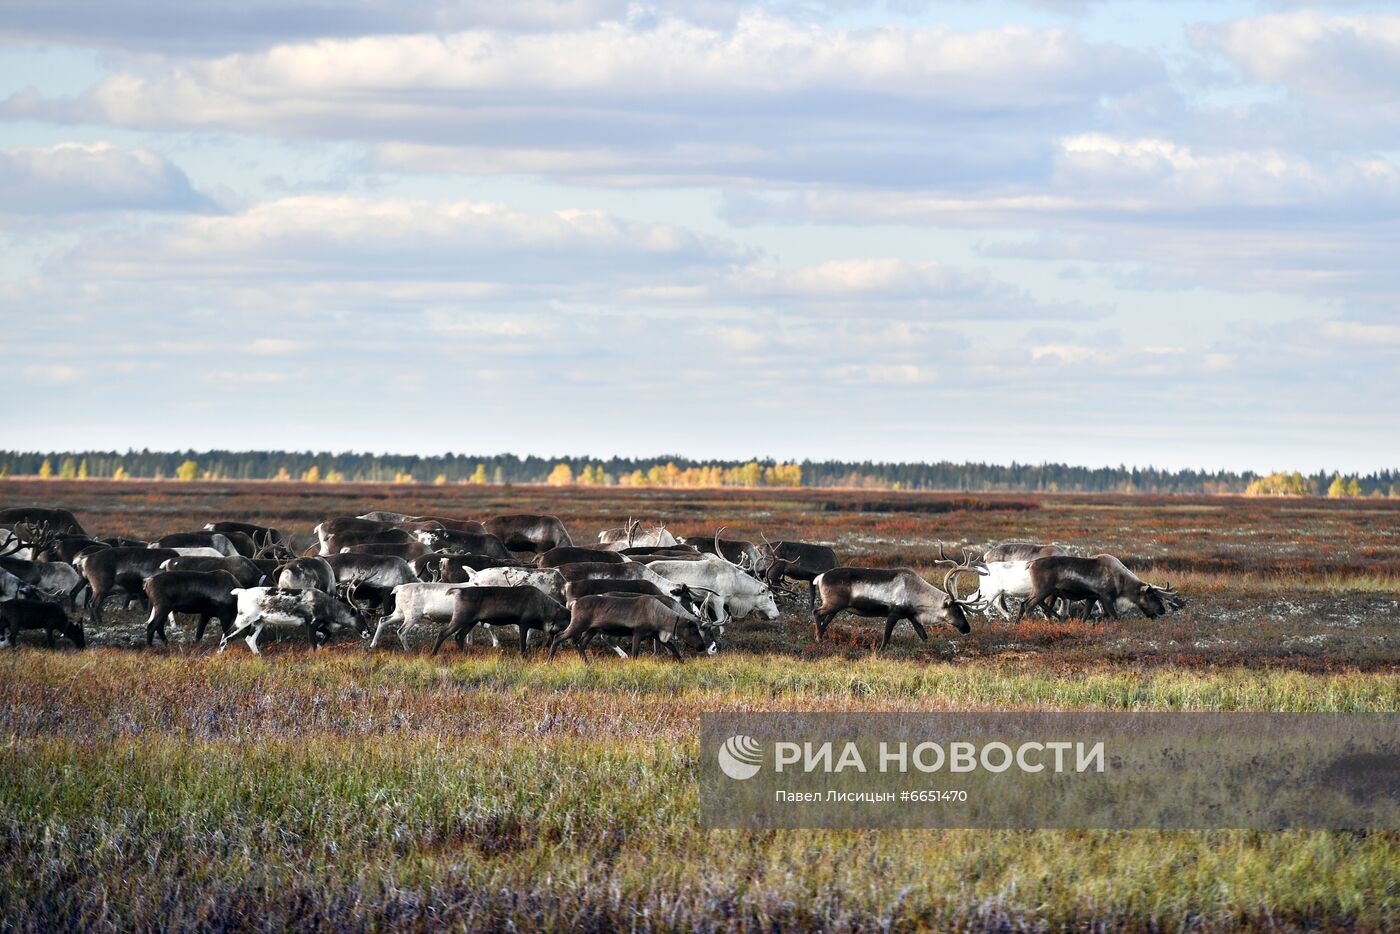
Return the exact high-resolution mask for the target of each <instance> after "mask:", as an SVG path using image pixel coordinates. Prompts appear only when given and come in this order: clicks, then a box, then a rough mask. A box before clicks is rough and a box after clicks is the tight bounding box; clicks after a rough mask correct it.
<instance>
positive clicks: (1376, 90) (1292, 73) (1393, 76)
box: [1192, 10, 1400, 117]
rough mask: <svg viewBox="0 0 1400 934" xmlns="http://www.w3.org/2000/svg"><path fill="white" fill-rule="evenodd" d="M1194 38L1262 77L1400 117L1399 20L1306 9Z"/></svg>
mask: <svg viewBox="0 0 1400 934" xmlns="http://www.w3.org/2000/svg"><path fill="white" fill-rule="evenodd" d="M1192 36H1193V39H1194V40H1195V42H1196V43H1197V44H1198V45H1199V46H1201V47H1202V48H1206V49H1212V50H1217V51H1219V52H1222V53H1223V54H1225V55H1226V56H1227V57H1228V58H1229V59H1230V60H1231V61H1232V62H1234V63H1235V65H1237V66H1238V67H1239V68H1240V69H1241V70H1243V71H1244V72H1245V73H1246V74H1247V75H1249V76H1250V77H1251V78H1254V79H1255V80H1259V81H1266V82H1269V83H1272V84H1279V85H1283V86H1284V87H1286V88H1288V90H1289V91H1291V92H1292V93H1294V94H1297V95H1299V96H1300V97H1304V98H1310V99H1314V100H1319V101H1325V102H1331V103H1336V104H1340V105H1343V106H1344V107H1345V108H1346V109H1347V110H1349V111H1351V112H1353V113H1355V114H1357V115H1358V116H1364V115H1366V114H1367V113H1368V112H1370V113H1371V114H1372V116H1373V117H1374V111H1371V110H1370V106H1371V105H1381V106H1382V107H1384V108H1385V109H1386V110H1387V111H1388V112H1389V113H1390V115H1391V116H1394V114H1395V107H1396V99H1395V88H1396V87H1397V85H1400V16H1396V15H1388V14H1365V15H1353V16H1335V15H1330V14H1327V13H1324V12H1321V11H1319V10H1302V11H1299V12H1296V13H1281V14H1275V15H1271V16H1258V17H1250V18H1244V19H1236V20H1231V21H1229V22H1226V23H1222V24H1211V25H1201V26H1197V27H1195V28H1194V29H1193V30H1192Z"/></svg>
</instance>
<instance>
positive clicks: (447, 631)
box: [433, 584, 569, 655]
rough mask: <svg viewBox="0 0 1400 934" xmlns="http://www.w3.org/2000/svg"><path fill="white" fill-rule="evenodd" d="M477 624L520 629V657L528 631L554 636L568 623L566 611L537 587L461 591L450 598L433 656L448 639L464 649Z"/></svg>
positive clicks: (524, 647) (526, 645)
mask: <svg viewBox="0 0 1400 934" xmlns="http://www.w3.org/2000/svg"><path fill="white" fill-rule="evenodd" d="M480 623H484V624H486V625H488V626H492V627H495V626H518V627H520V654H521V655H524V654H525V653H526V652H527V651H528V650H529V647H530V643H529V638H530V630H531V629H542V630H544V632H545V635H553V634H554V633H556V632H558V631H559V630H562V629H563V628H564V627H565V626H567V625H568V623H569V611H568V609H567V608H566V607H565V606H564V605H563V604H562V603H560V602H559V601H557V600H555V599H553V598H551V597H549V596H548V595H546V594H545V593H544V591H542V590H540V589H539V588H537V587H531V586H530V585H528V584H525V585H523V586H520V587H463V588H462V589H461V590H459V591H457V594H456V596H455V597H454V598H453V607H452V619H451V621H449V622H448V624H447V625H446V626H444V627H442V631H441V632H439V633H438V637H437V641H436V642H435V643H433V654H434V655H436V654H437V653H438V650H439V649H441V648H442V644H443V643H444V642H446V641H447V640H448V639H449V638H450V639H452V640H453V641H455V642H456V643H457V648H458V649H459V650H460V649H462V648H463V645H464V643H465V642H466V639H467V636H469V635H470V634H471V631H472V630H473V629H475V628H476V626H477V625H478V624H480Z"/></svg>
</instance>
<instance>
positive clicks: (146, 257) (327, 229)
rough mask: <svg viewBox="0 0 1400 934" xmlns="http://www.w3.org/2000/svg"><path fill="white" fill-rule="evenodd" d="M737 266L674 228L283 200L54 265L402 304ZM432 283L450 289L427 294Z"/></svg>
mask: <svg viewBox="0 0 1400 934" xmlns="http://www.w3.org/2000/svg"><path fill="white" fill-rule="evenodd" d="M741 255H742V253H741V251H739V250H738V249H736V248H734V247H732V246H731V245H728V244H725V243H723V242H721V241H719V240H717V239H715V238H711V237H703V236H699V235H696V234H693V233H691V232H689V231H686V230H684V229H682V228H680V227H677V226H675V225H671V224H653V223H638V222H634V221H627V220H624V219H621V218H618V217H616V216H614V215H611V214H608V213H606V212H602V211H595V210H578V209H561V210H557V211H537V212H527V211H520V210H516V209H513V208H510V207H507V206H505V205H501V204H492V203H485V202H471V201H422V200H414V199H403V198H377V199H376V198H365V197H352V196H348V195H347V196H300V197H292V198H280V199H276V200H273V201H269V202H263V203H258V204H255V205H253V206H251V207H249V208H248V209H247V210H245V211H242V212H239V213H235V214H227V215H219V216H211V217H188V218H184V219H181V220H176V221H167V222H161V223H154V224H150V225H147V226H145V227H142V228H139V229H133V230H122V231H115V232H104V233H101V234H96V235H93V236H92V237H90V238H88V239H86V240H84V241H82V242H81V243H79V244H78V245H77V246H75V247H74V248H73V249H71V250H70V251H68V252H67V253H65V254H63V255H62V256H61V257H59V258H58V259H56V260H55V261H54V263H55V268H56V269H62V270H63V271H64V272H65V273H66V274H79V275H83V276H87V277H92V278H97V279H114V280H141V279H145V280H166V281H169V280H185V281H189V280H194V281H198V282H202V283H207V282H212V281H226V282H233V283H235V284H243V283H247V282H249V281H250V280H253V279H263V280H279V279H285V280H290V281H296V282H299V283H302V284H307V283H314V282H317V281H327V282H330V283H335V282H343V281H354V282H363V281H366V280H382V281H386V282H401V283H416V284H417V285H415V286H413V287H412V288H413V290H412V291H410V292H408V293H405V294H402V296H401V297H402V298H403V299H404V300H406V301H409V302H414V303H421V302H423V301H424V300H431V299H434V298H435V297H436V298H442V297H443V296H444V295H451V294H452V293H453V292H454V291H456V290H459V289H463V288H464V289H466V290H467V294H468V296H472V295H475V296H478V297H479V295H480V294H481V290H482V288H483V287H485V288H487V289H489V284H490V283H493V282H501V281H518V282H523V281H529V282H535V283H540V284H549V283H553V284H560V283H568V282H573V281H576V280H578V279H579V278H587V277H590V276H597V275H600V274H604V273H606V272H608V271H611V272H613V273H619V274H621V273H629V272H630V273H639V274H640V273H645V272H648V271H656V270H661V269H672V270H674V269H683V268H685V267H688V266H692V265H697V266H713V265H716V264H724V263H728V262H731V261H733V260H735V259H738V258H739V257H740V256H741ZM435 280H440V281H442V282H445V283H448V284H447V285H445V286H439V287H434V286H432V285H431V283H432V282H434V281H435ZM457 297H459V298H460V297H463V296H462V295H461V293H460V292H458V293H457Z"/></svg>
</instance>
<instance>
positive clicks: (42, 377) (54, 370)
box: [24, 363, 83, 385]
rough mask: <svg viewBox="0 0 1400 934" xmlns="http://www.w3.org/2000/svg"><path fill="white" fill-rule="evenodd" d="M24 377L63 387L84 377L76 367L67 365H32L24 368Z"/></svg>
mask: <svg viewBox="0 0 1400 934" xmlns="http://www.w3.org/2000/svg"><path fill="white" fill-rule="evenodd" d="M24 375H25V376H26V377H28V378H29V379H32V380H36V381H38V382H41V383H49V384H51V385H62V384H64V383H75V382H77V381H78V379H79V378H81V377H82V375H83V373H82V371H81V370H79V369H78V368H77V367H75V366H69V365H67V364H65V363H48V364H31V365H29V366H26V367H25V368H24Z"/></svg>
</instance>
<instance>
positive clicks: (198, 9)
mask: <svg viewBox="0 0 1400 934" xmlns="http://www.w3.org/2000/svg"><path fill="white" fill-rule="evenodd" d="M627 7H628V0H513V2H511V3H461V2H457V0H418V2H415V3H411V4H403V3H395V2H391V0H201V2H199V3H182V2H177V0H125V2H123V3H119V4H118V3H112V4H96V5H94V4H90V3H84V2H83V0H8V2H7V3H6V7H5V24H4V29H3V35H4V37H6V38H9V39H12V40H21V41H28V42H43V43H55V44H63V45H89V46H99V47H115V48H119V49H123V50H130V49H142V50H150V51H175V52H180V53H187V52H190V51H196V52H201V53H208V52H211V51H212V52H221V51H230V50H236V49H244V48H260V47H263V46H267V45H274V44H278V43H281V42H286V41H297V40H303V39H315V38H323V37H331V36H334V37H348V36H364V35H374V34H383V33H411V32H447V31H455V30H458V29H462V28H467V27H472V26H486V27H494V28H500V29H505V30H520V29H527V30H528V29H541V28H559V27H568V26H583V25H588V24H590V23H594V22H597V21H598V20H600V19H605V18H616V17H619V16H621V15H624V14H625V13H626V10H627Z"/></svg>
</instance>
